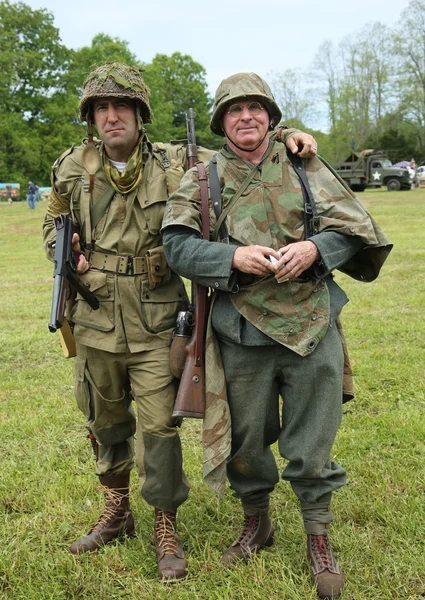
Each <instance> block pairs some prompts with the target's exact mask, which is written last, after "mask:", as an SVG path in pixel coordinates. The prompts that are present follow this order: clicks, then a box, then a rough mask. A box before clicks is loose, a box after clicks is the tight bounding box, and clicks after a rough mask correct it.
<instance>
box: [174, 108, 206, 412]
mask: <svg viewBox="0 0 425 600" xmlns="http://www.w3.org/2000/svg"><path fill="white" fill-rule="evenodd" d="M195 116H196V114H195V112H194V110H193V109H192V108H190V109H189V111H188V115H187V116H186V123H187V138H188V144H187V149H186V156H187V162H188V166H189V168H191V167H193V166H195V165H196V166H197V167H198V171H199V175H200V183H201V185H203V186H204V187H205V189H204V192H203V193H201V200H202V204H203V210H202V230H203V237H204V238H205V237H206V235H207V237H208V238H209V219H208V195H207V196H206V197H203V194H205V192H207V189H206V176H205V170H204V167H203V163H199V162H198V149H197V146H196V137H195ZM205 205H206V210H205ZM205 221H206V222H205ZM206 232H208V234H206ZM191 295H192V298H191V304H190V306H189V308H188V310H187V311H182V312H180V313H179V315H178V318H177V327H176V329H175V332H174V340H173V345H174V344H176V346H179V347H180V352H182V349H183V348H184V367H183V371H182V372H181V369H180V370H178V369H177V371H178V372H177V373H176V372H174V374H175V375H176V376H178V377H179V376H180V375H181V378H180V385H179V389H178V392H177V397H176V401H175V404H174V411H173V417H174V418H182V417H194V418H198V419H202V418H203V417H204V415H205V363H204V345H205V329H206V317H207V300H208V289H207V288H206V287H204V286H203V285H199V284H197V283H194V282H192V292H191ZM179 339H180V342H179ZM171 362H172V364H173V360H172V361H171ZM180 364H182V361H181V360H180Z"/></svg>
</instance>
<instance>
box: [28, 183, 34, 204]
mask: <svg viewBox="0 0 425 600" xmlns="http://www.w3.org/2000/svg"><path fill="white" fill-rule="evenodd" d="M35 194H36V187H35V184H34V183H33V182H32V181H28V190H27V204H28V206H29V207H30V208H31V209H32V208H35Z"/></svg>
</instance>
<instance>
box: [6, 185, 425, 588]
mask: <svg viewBox="0 0 425 600" xmlns="http://www.w3.org/2000/svg"><path fill="white" fill-rule="evenodd" d="M362 200H363V201H364V203H365V204H366V206H367V207H368V209H369V210H370V212H371V213H372V215H373V216H374V217H375V218H376V220H377V221H378V223H379V225H380V226H381V228H382V229H383V230H384V231H385V232H386V233H387V234H388V235H389V237H390V238H391V240H392V241H393V242H394V244H395V248H394V250H393V252H392V253H391V255H390V257H389V259H388V261H387V263H386V265H385V266H384V269H383V272H382V274H381V276H380V278H379V279H378V280H377V281H376V282H374V283H371V284H361V283H358V282H355V281H353V280H350V279H348V278H347V277H345V276H342V275H340V274H337V280H338V282H339V283H341V284H342V286H343V287H344V289H345V290H346V291H347V293H348V295H349V297H350V298H351V302H350V303H349V305H348V306H347V307H346V308H345V310H344V313H343V324H344V327H345V333H346V337H347V341H348V344H349V349H350V352H351V358H352V362H353V363H354V371H355V383H356V392H357V398H356V400H355V401H353V402H351V403H349V404H348V405H346V406H345V409H344V410H345V416H344V419H343V424H342V427H341V429H340V432H339V434H338V438H337V441H336V444H335V447H334V456H335V458H336V460H338V462H340V463H341V464H342V465H343V466H344V467H345V468H346V469H347V472H348V484H347V485H346V486H345V487H344V488H343V489H342V490H340V491H339V492H338V493H337V494H335V496H334V501H333V509H334V513H335V517H336V518H335V522H334V524H333V525H332V528H331V538H332V541H333V546H334V549H335V551H336V553H337V555H338V557H339V561H340V564H341V566H342V567H343V569H344V572H345V575H346V580H347V586H346V589H345V591H344V593H343V595H342V596H341V598H342V600H366V599H368V600H413V599H416V600H417V599H420V598H423V597H424V596H425V436H424V430H425V396H424V375H425V361H424V358H425V356H424V355H425V352H424V350H425V342H424V324H423V315H424V312H425V299H424V281H425V218H424V215H425V190H415V191H408V192H398V193H396V192H394V193H389V192H386V191H384V190H376V191H372V192H368V193H365V194H362ZM45 207H46V204H45V203H44V202H41V203H38V205H37V208H36V210H34V211H30V210H29V209H28V207H27V205H26V203H25V202H21V203H16V204H14V205H12V206H8V205H7V204H5V203H0V242H1V254H0V257H1V258H0V277H1V303H0V356H1V363H0V365H1V367H0V369H1V372H0V457H1V458H0V460H1V475H0V598H1V599H2V600H24V599H25V600H83V599H84V600H85V599H90V600H118V599H130V598H131V599H134V600H138V599H142V598H143V599H144V598H146V599H149V600H156V599H162V598H170V599H179V600H180V599H181V600H192V599H200V600H204V599H205V600H208V599H211V600H241V599H247V600H248V599H249V600H256V599H269V600H275V599H276V600H277V599H284V600H313V599H315V598H316V594H315V590H314V589H313V587H312V585H311V583H310V578H309V571H308V567H307V563H306V559H305V536H304V533H303V529H302V522H301V518H300V514H299V510H298V506H297V501H296V498H295V496H294V495H293V493H292V491H291V490H290V488H289V486H288V485H287V484H283V483H281V484H279V485H278V487H277V489H276V490H275V492H274V494H273V497H272V516H273V520H274V521H275V524H276V525H277V533H276V537H275V545H274V546H273V547H272V548H270V549H267V550H266V551H264V552H263V553H262V554H260V555H258V556H257V557H255V559H254V560H252V562H251V563H250V564H249V565H246V566H240V567H239V568H236V569H234V570H230V571H229V570H225V569H224V568H223V567H222V566H221V564H220V560H219V558H220V554H221V553H222V551H223V550H224V549H225V548H226V547H227V545H228V544H229V543H230V542H231V541H232V539H233V538H234V536H235V534H236V532H238V531H239V529H240V526H241V511H240V507H239V504H238V502H237V501H236V500H235V499H234V498H233V497H232V495H231V493H230V492H228V493H227V494H226V496H225V497H224V499H222V500H218V499H217V498H216V497H215V496H214V495H213V494H212V492H210V490H209V489H208V488H207V487H206V486H205V484H204V483H203V482H202V477H201V462H200V458H201V448H200V424H199V423H198V422H189V421H187V422H185V423H184V426H183V430H182V439H183V445H184V458H185V467H186V471H187V473H188V476H189V478H190V480H191V484H192V490H191V494H190V497H189V500H188V501H187V502H186V503H185V504H184V505H183V506H182V508H181V509H180V511H179V524H180V525H179V529H180V532H181V537H182V541H183V544H184V546H185V549H186V551H187V555H188V558H189V569H190V570H189V576H188V578H187V580H186V581H184V582H182V583H180V584H176V585H174V586H164V585H162V584H160V583H159V582H157V579H156V558H155V553H154V547H153V531H152V525H153V509H152V508H151V507H149V506H147V505H146V504H145V502H144V501H143V500H142V499H141V498H140V497H139V496H138V492H137V479H136V476H135V473H133V475H132V489H131V496H132V504H133V509H134V514H135V517H136V520H137V525H136V526H137V538H136V539H135V540H131V541H127V542H125V543H122V544H112V545H110V546H108V547H107V548H106V549H104V550H102V551H100V552H99V553H97V554H94V555H88V556H82V557H80V558H76V557H73V556H71V555H70V554H68V552H67V550H66V548H67V546H68V545H69V544H70V543H71V542H72V541H73V540H74V539H75V538H76V536H79V535H80V534H83V533H85V532H86V531H87V530H88V528H89V527H90V525H91V524H92V523H93V521H94V520H96V518H97V516H98V514H99V510H100V509H101V507H102V496H101V493H100V492H99V490H98V487H97V486H98V481H97V479H96V477H95V476H94V465H93V459H92V454H91V449H90V447H89V445H88V442H87V440H86V439H85V422H84V418H83V416H82V414H81V413H79V411H78V410H77V408H76V406H75V403H74V399H73V392H72V383H73V363H72V360H70V361H67V360H65V359H64V358H63V355H62V352H61V349H60V345H59V340H58V337H57V335H52V334H51V333H49V331H48V329H47V322H48V320H49V316H50V302H51V292H52V265H51V264H50V263H48V262H47V261H46V259H45V257H44V252H43V249H42V244H41V224H42V220H43V216H44V211H45ZM279 461H280V459H279ZM280 464H281V461H280ZM282 466H283V465H282Z"/></svg>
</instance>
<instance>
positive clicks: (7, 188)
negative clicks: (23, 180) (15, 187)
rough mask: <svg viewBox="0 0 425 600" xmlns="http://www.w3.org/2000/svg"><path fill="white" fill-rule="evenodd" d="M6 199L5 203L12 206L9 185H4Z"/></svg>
mask: <svg viewBox="0 0 425 600" xmlns="http://www.w3.org/2000/svg"><path fill="white" fill-rule="evenodd" d="M6 198H7V203H8V204H12V202H13V200H12V186H11V185H10V183H6Z"/></svg>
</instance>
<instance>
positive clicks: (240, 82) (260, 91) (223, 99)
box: [210, 73, 282, 136]
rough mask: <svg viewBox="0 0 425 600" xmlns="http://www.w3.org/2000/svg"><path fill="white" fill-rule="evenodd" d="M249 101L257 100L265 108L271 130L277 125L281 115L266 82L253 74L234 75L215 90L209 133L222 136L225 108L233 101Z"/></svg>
mask: <svg viewBox="0 0 425 600" xmlns="http://www.w3.org/2000/svg"><path fill="white" fill-rule="evenodd" d="M249 99H252V100H254V99H255V100H259V101H260V102H262V103H263V104H264V106H265V107H266V108H267V112H268V113H269V116H270V128H271V129H272V128H273V127H275V126H276V125H277V124H278V123H279V121H280V120H281V118H282V113H281V111H280V108H279V107H278V105H277V104H276V101H275V99H274V96H273V94H272V91H271V89H270V87H269V85H268V84H267V82H265V81H264V79H262V78H261V77H259V76H258V75H256V74H255V73H236V75H232V76H231V77H227V79H223V81H222V82H221V83H220V85H219V86H218V88H217V91H216V93H215V97H214V105H213V112H212V115H211V122H210V128H211V131H212V132H213V133H215V134H216V135H221V136H224V131H223V129H222V127H221V119H222V117H223V113H224V111H225V110H226V107H228V106H229V105H230V104H231V103H232V102H233V101H234V102H236V101H238V100H249Z"/></svg>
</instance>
